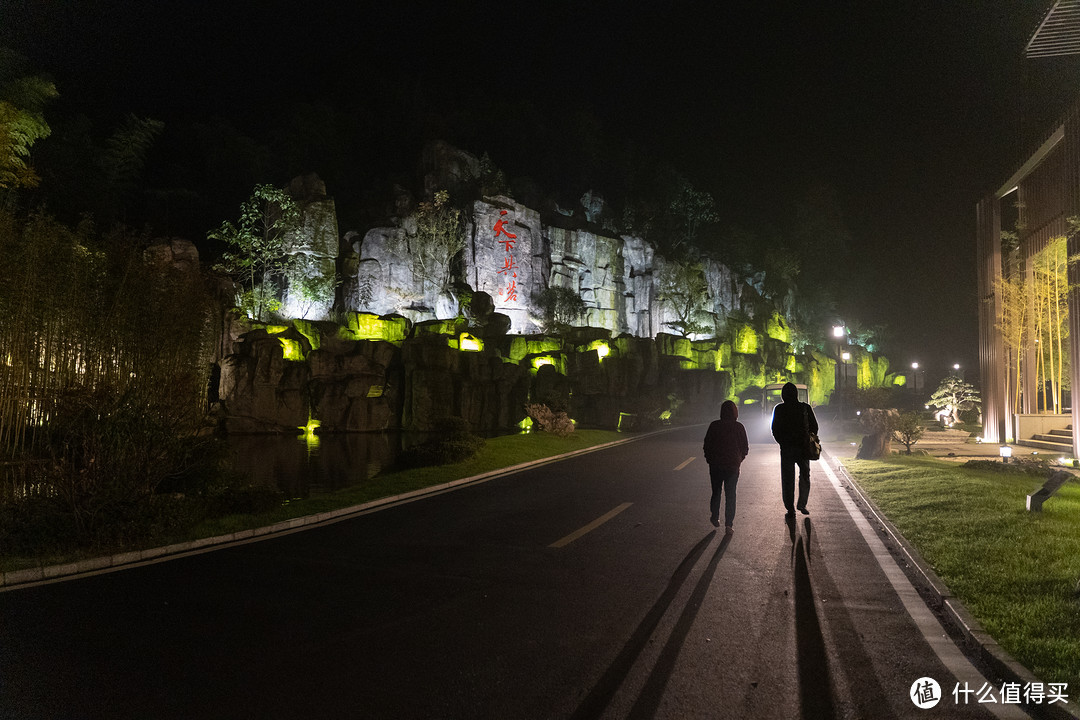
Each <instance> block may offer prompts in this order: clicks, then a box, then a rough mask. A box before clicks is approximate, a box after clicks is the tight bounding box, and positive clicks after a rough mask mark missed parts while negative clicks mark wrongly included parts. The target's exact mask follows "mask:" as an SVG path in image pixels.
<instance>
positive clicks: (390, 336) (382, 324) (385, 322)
mask: <svg viewBox="0 0 1080 720" xmlns="http://www.w3.org/2000/svg"><path fill="white" fill-rule="evenodd" d="M346 327H347V328H348V331H349V332H350V333H351V336H349V337H348V338H347V339H350V340H385V341H386V342H391V343H402V342H404V341H405V338H406V337H408V336H409V331H410V327H409V321H408V319H406V318H404V317H401V316H398V315H395V316H392V317H379V316H378V315H375V314H372V313H362V312H350V313H349V314H348V316H347V317H346Z"/></svg>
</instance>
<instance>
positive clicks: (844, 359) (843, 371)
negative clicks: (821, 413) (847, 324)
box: [840, 350, 851, 420]
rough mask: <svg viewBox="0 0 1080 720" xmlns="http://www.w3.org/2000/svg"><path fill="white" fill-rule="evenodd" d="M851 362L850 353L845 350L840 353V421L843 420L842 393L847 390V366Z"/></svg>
mask: <svg viewBox="0 0 1080 720" xmlns="http://www.w3.org/2000/svg"><path fill="white" fill-rule="evenodd" d="M850 360H851V353H849V352H848V351H847V350H845V351H844V352H842V353H840V419H841V420H843V419H844V392H845V391H846V390H847V364H848V362H849V361H850Z"/></svg>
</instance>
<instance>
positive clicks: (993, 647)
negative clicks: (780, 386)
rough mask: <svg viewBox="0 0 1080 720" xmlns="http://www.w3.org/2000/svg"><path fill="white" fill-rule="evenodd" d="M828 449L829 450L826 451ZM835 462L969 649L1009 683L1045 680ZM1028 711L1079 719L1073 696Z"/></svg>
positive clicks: (1049, 718) (1053, 719) (1050, 718)
mask: <svg viewBox="0 0 1080 720" xmlns="http://www.w3.org/2000/svg"><path fill="white" fill-rule="evenodd" d="M826 452H827V451H826ZM829 458H830V459H831V460H832V461H833V462H832V466H833V468H834V469H835V470H836V472H837V473H838V474H839V475H840V476H841V477H842V478H843V480H844V481H845V482H846V483H847V485H848V488H849V489H850V490H851V492H853V493H854V494H855V495H856V496H857V497H858V500H859V502H861V503H862V507H863V511H864V512H865V513H867V514H869V515H870V519H871V520H872V521H873V522H874V523H877V527H878V530H879V532H881V533H883V534H885V535H887V536H889V538H890V539H891V540H892V541H893V543H894V544H895V547H896V548H897V549H898V553H899V554H900V556H901V559H902V560H904V563H905V565H907V566H908V567H907V568H906V569H909V570H910V571H911V572H912V573H913V574H914V575H915V576H916V582H917V585H918V586H921V587H920V589H921V590H922V591H923V592H920V594H923V595H924V598H925V599H926V600H927V604H928V605H930V606H931V607H932V608H934V609H940V610H941V611H942V612H943V613H944V615H945V618H946V620H947V622H949V623H950V624H951V625H952V627H953V628H954V629H955V630H956V631H957V632H958V633H959V634H960V636H961V638H962V639H963V641H964V644H965V646H966V648H965V649H966V650H968V651H969V652H970V653H971V654H972V655H974V656H975V657H976V658H977V659H978V660H980V661H982V663H983V664H984V665H985V666H986V667H988V668H989V669H990V670H991V671H993V672H994V673H995V674H997V676H998V677H999V678H1001V679H1002V680H1004V681H1007V682H1017V683H1020V684H1021V685H1024V684H1026V683H1033V682H1042V681H1040V680H1039V678H1037V677H1036V676H1035V674H1034V673H1032V672H1031V671H1030V670H1028V669H1027V668H1026V667H1024V666H1023V665H1021V664H1020V663H1019V662H1017V661H1016V660H1015V659H1014V658H1013V657H1012V656H1011V655H1009V654H1008V653H1007V652H1005V650H1004V649H1003V648H1002V647H1001V646H1000V645H998V643H997V641H996V640H994V638H993V637H992V636H991V635H990V634H989V633H988V632H986V631H985V630H983V628H982V626H981V625H979V623H978V621H977V620H975V618H974V617H973V616H972V615H971V613H970V612H968V610H967V608H965V607H964V605H963V603H961V602H960V600H959V599H958V598H957V597H956V596H955V595H953V594H952V592H951V591H950V590H949V587H948V585H946V584H945V581H944V580H942V579H941V578H940V577H938V575H937V573H935V572H934V571H933V569H931V567H930V564H929V563H927V562H926V561H925V560H924V559H923V557H922V556H921V555H920V554H919V552H918V550H916V549H915V548H914V547H913V546H912V545H911V543H909V542H908V541H907V539H906V538H905V537H904V536H903V535H902V534H901V533H900V531H899V530H898V529H897V528H896V526H895V525H893V524H892V522H891V521H890V520H889V519H888V518H887V517H885V514H884V513H882V512H881V510H880V509H878V507H877V505H875V504H874V502H873V501H872V500H871V499H870V498H869V496H868V495H867V494H866V493H865V492H863V489H862V488H861V487H860V486H859V484H858V482H857V481H856V480H855V479H854V478H853V477H852V476H851V474H850V473H848V471H847V468H846V467H844V464H843V461H842V460H841V459H840V458H837V457H835V456H833V455H832V454H829ZM1022 707H1023V708H1024V710H1025V711H1026V712H1029V713H1032V714H1034V716H1035V717H1037V718H1040V719H1045V720H1080V707H1078V706H1077V703H1076V701H1075V700H1072V699H1070V700H1069V703H1068V704H1067V705H1062V704H1061V703H1055V704H1053V705H1023V706H1022Z"/></svg>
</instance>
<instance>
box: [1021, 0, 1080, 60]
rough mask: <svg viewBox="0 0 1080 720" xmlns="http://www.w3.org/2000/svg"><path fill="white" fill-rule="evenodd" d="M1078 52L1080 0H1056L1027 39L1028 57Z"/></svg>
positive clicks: (1079, 50)
mask: <svg viewBox="0 0 1080 720" xmlns="http://www.w3.org/2000/svg"><path fill="white" fill-rule="evenodd" d="M1078 53H1080V0H1056V1H1055V2H1054V4H1053V6H1052V7H1051V8H1050V10H1049V11H1047V13H1046V16H1045V17H1043V19H1042V22H1041V23H1039V27H1038V29H1036V30H1035V32H1034V34H1032V36H1031V39H1030V40H1028V44H1027V47H1026V48H1024V55H1025V56H1026V57H1029V58H1037V57H1056V56H1059V55H1076V54H1078Z"/></svg>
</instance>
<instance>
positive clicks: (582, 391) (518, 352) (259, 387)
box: [218, 316, 732, 433]
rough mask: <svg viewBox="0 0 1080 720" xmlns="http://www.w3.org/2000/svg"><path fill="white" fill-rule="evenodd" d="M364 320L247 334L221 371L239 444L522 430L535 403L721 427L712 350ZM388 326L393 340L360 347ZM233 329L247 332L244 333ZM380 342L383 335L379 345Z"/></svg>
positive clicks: (662, 341) (616, 423) (612, 420)
mask: <svg viewBox="0 0 1080 720" xmlns="http://www.w3.org/2000/svg"><path fill="white" fill-rule="evenodd" d="M401 323H406V321H405V320H404V319H402V318H400V317H398V318H396V319H395V318H374V317H373V316H368V320H364V319H363V318H361V319H360V321H358V322H357V323H350V327H349V328H342V327H340V326H336V325H334V324H333V323H329V322H323V323H303V322H300V321H296V322H294V324H293V326H290V327H285V328H284V329H282V328H281V327H280V326H279V327H272V328H271V329H272V330H273V332H272V333H271V332H268V331H267V330H266V329H261V328H259V329H255V330H250V331H248V332H244V333H242V334H240V335H239V337H238V338H237V339H236V340H235V341H234V342H232V343H230V347H231V350H232V351H233V352H231V353H230V354H229V355H227V356H226V357H225V358H224V359H223V360H222V361H221V378H220V383H219V389H218V394H219V396H220V399H221V402H222V404H223V408H224V416H225V425H226V429H227V430H229V431H230V432H239V433H250V432H290V433H296V432H298V431H299V429H300V428H304V427H306V426H308V425H309V421H313V423H315V424H318V426H319V432H320V433H335V432H371V431H384V430H394V429H403V430H410V431H430V430H432V429H434V428H435V427H436V425H437V424H438V422H439V421H440V420H441V419H443V418H445V417H451V416H452V417H461V418H464V419H465V420H467V421H468V422H469V424H470V426H471V427H472V429H473V430H474V431H478V432H507V431H513V430H516V429H517V428H518V427H519V424H520V423H521V421H522V420H523V419H524V417H525V412H524V406H525V404H526V402H530V401H531V402H542V403H546V404H548V405H549V406H551V407H554V408H557V409H565V410H567V412H568V413H569V415H570V417H571V418H573V419H574V420H575V421H577V422H578V423H579V424H581V425H584V426H590V427H605V428H617V427H620V426H623V427H624V428H628V427H631V426H633V427H646V426H648V425H650V424H657V423H659V422H660V421H661V418H662V416H663V414H664V413H665V412H672V411H674V412H677V413H681V416H682V418H683V419H686V420H708V419H712V418H713V415H715V413H716V408H718V407H719V404H720V403H721V402H722V401H723V400H724V399H725V398H727V397H728V396H729V394H730V391H731V386H732V378H731V374H730V373H729V372H727V371H718V370H716V365H717V363H716V359H715V356H716V354H717V352H718V350H717V349H716V348H714V347H713V346H712V345H713V344H714V343H713V342H712V341H708V342H702V343H697V344H692V343H691V342H690V341H688V340H685V339H681V338H675V337H673V336H670V335H660V336H659V337H657V338H655V339H653V338H634V337H631V336H629V335H624V336H622V337H618V338H611V337H609V333H607V332H606V331H601V330H595V329H592V330H590V331H589V332H587V333H586V332H579V333H575V337H570V338H565V339H563V338H555V337H547V336H543V335H529V336H513V335H496V336H493V337H490V338H488V340H486V341H482V343H477V347H476V349H470V348H472V346H471V345H470V346H468V347H466V345H465V344H464V343H462V341H461V337H462V335H461V333H462V332H464V331H465V328H466V327H467V326H466V324H465V323H457V322H443V321H429V322H426V323H421V324H419V325H416V326H415V327H411V328H409V327H404V328H403V327H401ZM379 324H382V326H383V327H384V328H385V327H386V326H392V330H393V331H392V332H391V331H390V330H385V329H384V331H383V334H384V335H385V336H386V337H388V338H391V339H390V340H382V339H352V338H355V337H358V336H359V335H362V334H364V328H365V327H367V328H368V329H369V330H370V329H372V328H375V327H376V326H377V325H379ZM232 327H234V328H236V327H238V324H237V323H233V325H232ZM369 334H372V333H369Z"/></svg>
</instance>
